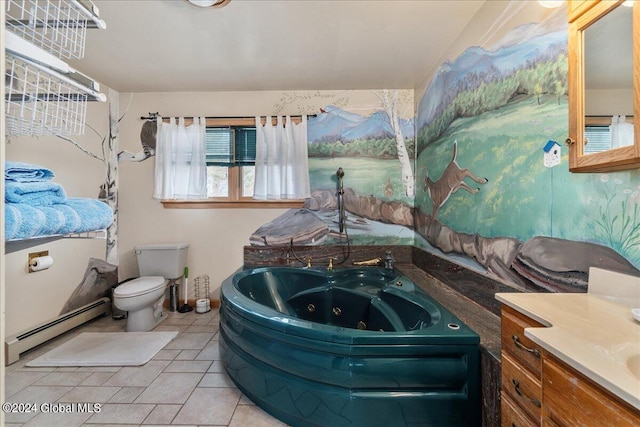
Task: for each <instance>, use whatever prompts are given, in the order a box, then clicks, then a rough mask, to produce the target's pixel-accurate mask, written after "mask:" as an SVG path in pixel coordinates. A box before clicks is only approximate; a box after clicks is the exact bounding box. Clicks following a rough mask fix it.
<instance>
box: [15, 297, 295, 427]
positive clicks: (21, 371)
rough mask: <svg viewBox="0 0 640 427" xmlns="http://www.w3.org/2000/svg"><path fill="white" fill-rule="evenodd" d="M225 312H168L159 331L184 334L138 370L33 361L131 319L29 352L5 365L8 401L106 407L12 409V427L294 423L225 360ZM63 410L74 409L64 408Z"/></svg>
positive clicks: (98, 325) (106, 320) (99, 323)
mask: <svg viewBox="0 0 640 427" xmlns="http://www.w3.org/2000/svg"><path fill="white" fill-rule="evenodd" d="M218 314H219V313H218V310H211V311H210V312H208V313H204V314H197V313H195V312H189V313H172V312H168V318H167V319H166V320H164V321H163V322H162V323H161V324H160V325H158V327H156V329H155V330H162V331H179V334H178V336H177V337H176V338H175V339H174V340H173V341H171V342H170V343H169V344H167V345H166V346H165V347H164V348H163V349H162V350H160V352H159V353H158V354H157V355H156V356H155V357H154V358H153V359H152V360H151V361H149V362H148V363H147V364H145V365H143V366H136V367H95V368H86V367H85V368H82V367H76V368H29V367H26V366H24V365H25V363H27V362H28V361H29V360H31V359H34V358H36V357H38V356H40V355H42V354H44V353H45V352H47V351H49V350H51V349H52V348H55V347H56V346H58V345H60V344H61V343H63V342H65V341H67V340H69V339H71V338H73V337H74V336H75V335H76V334H78V333H80V332H97V331H104V332H121V331H124V327H125V322H126V321H125V320H113V319H112V318H111V317H110V316H107V317H103V318H99V319H96V320H94V321H92V322H89V323H87V324H85V325H83V326H81V327H79V328H77V329H75V330H73V331H70V332H68V333H66V334H64V335H62V336H60V337H58V338H56V339H54V340H52V341H50V342H48V343H45V344H44V345H42V346H40V347H38V348H36V349H33V350H31V351H29V352H26V353H23V354H22V355H21V357H20V360H19V361H17V362H16V363H14V364H12V365H9V366H7V367H6V368H5V401H7V402H11V403H31V402H38V403H99V404H100V411H99V412H94V413H91V412H87V411H85V412H73V413H51V412H50V413H44V412H38V413H26V414H5V419H4V422H5V424H4V425H5V426H7V427H17V426H46V427H58V426H60V427H74V426H119V427H126V426H146V427H148V426H168V425H181V426H229V427H262V426H286V424H284V423H282V422H280V421H278V420H277V419H275V418H273V417H272V416H270V415H269V414H267V413H266V412H264V411H262V410H261V409H260V408H258V407H257V406H255V405H254V404H253V403H252V402H251V401H250V400H249V399H247V397H246V396H244V395H243V394H242V393H241V392H240V390H238V388H236V387H235V385H234V384H233V382H232V381H231V379H230V378H229V376H228V375H227V373H226V372H225V370H224V368H223V367H222V363H221V361H220V356H219V351H218V325H219V316H218ZM61 407H71V406H70V405H69V406H61Z"/></svg>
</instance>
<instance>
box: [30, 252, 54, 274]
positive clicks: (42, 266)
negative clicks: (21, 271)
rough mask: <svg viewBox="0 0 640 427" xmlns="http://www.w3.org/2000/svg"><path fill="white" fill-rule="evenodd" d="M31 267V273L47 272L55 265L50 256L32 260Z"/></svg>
mask: <svg viewBox="0 0 640 427" xmlns="http://www.w3.org/2000/svg"><path fill="white" fill-rule="evenodd" d="M29 265H30V266H31V271H41V270H46V269H47V268H49V267H51V266H52V265H53V258H51V257H50V256H42V257H36V258H33V259H31V262H30V264H29Z"/></svg>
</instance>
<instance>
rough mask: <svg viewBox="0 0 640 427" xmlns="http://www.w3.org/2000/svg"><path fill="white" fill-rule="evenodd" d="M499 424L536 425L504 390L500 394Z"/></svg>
mask: <svg viewBox="0 0 640 427" xmlns="http://www.w3.org/2000/svg"><path fill="white" fill-rule="evenodd" d="M500 399H501V401H500V425H501V426H502V427H537V426H539V425H540V424H538V423H535V422H533V421H531V419H530V418H529V417H527V415H526V414H525V413H524V411H523V410H522V408H520V407H519V406H518V405H517V404H516V403H515V402H514V401H513V400H512V399H511V398H510V397H509V395H508V394H506V393H505V392H504V391H503V392H502V393H501V395H500Z"/></svg>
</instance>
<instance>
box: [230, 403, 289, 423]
mask: <svg viewBox="0 0 640 427" xmlns="http://www.w3.org/2000/svg"><path fill="white" fill-rule="evenodd" d="M247 426H251V427H286V426H287V424H285V423H283V422H282V421H280V420H278V419H277V418H274V417H273V416H271V415H269V414H268V413H266V412H265V411H263V410H262V409H260V408H259V407H257V406H255V405H238V407H237V408H236V411H235V412H234V413H233V417H232V418H231V422H230V423H229V427H247Z"/></svg>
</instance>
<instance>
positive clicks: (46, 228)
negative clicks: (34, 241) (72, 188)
mask: <svg viewBox="0 0 640 427" xmlns="http://www.w3.org/2000/svg"><path fill="white" fill-rule="evenodd" d="M60 206H64V205H51V206H38V207H37V209H38V210H39V211H40V212H42V213H43V214H44V224H43V226H42V228H41V229H40V233H38V234H39V235H42V236H53V235H56V234H63V232H62V228H63V227H64V226H65V224H68V223H70V222H71V221H70V220H69V219H68V218H67V216H66V215H65V214H64V211H63V210H61V209H60V208H59V207H60ZM76 216H77V215H76ZM77 222H78V223H80V218H78V220H77Z"/></svg>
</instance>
